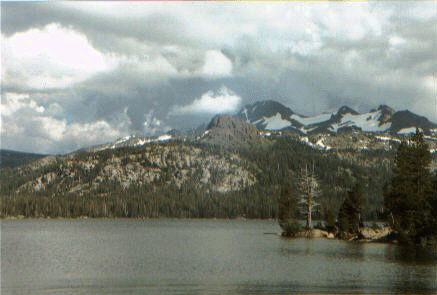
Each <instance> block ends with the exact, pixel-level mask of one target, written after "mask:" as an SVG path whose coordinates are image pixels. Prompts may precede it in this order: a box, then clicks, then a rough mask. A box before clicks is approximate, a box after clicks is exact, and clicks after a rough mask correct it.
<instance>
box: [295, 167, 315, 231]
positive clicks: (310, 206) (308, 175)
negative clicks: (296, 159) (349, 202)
mask: <svg viewBox="0 0 437 295" xmlns="http://www.w3.org/2000/svg"><path fill="white" fill-rule="evenodd" d="M297 183H298V187H299V205H300V206H301V213H303V214H305V215H306V228H307V229H310V228H311V223H312V213H313V211H314V210H315V208H316V207H318V206H320V204H319V203H317V202H316V201H315V200H316V199H317V198H318V197H319V194H320V189H319V181H318V179H317V176H316V174H315V173H314V165H313V169H312V170H311V171H310V170H308V166H305V169H302V170H301V171H300V173H299V176H298V178H297Z"/></svg>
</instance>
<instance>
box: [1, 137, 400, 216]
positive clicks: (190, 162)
mask: <svg viewBox="0 0 437 295" xmlns="http://www.w3.org/2000/svg"><path fill="white" fill-rule="evenodd" d="M393 158H394V152H392V151H386V150H382V149H381V150H371V151H365V150H363V151H342V153H339V152H329V151H321V150H317V149H314V148H312V147H309V146H308V145H307V144H305V143H302V142H301V141H300V140H298V139H297V138H296V137H293V136H288V135H284V136H277V137H272V138H271V139H269V141H268V142H265V143H262V144H258V145H256V147H252V148H250V149H248V148H240V149H232V148H229V147H223V146H217V145H212V144H207V143H199V142H197V143H196V142H183V141H171V142H165V143H151V144H149V145H145V146H139V147H124V148H119V149H114V150H104V151H100V152H91V153H87V152H80V153H75V154H70V155H66V156H57V157H51V158H46V159H43V160H40V161H37V162H34V163H32V164H31V165H28V166H24V167H20V168H16V169H3V170H2V173H1V179H0V184H1V201H2V202H1V214H2V216H11V215H13V216H17V215H23V216H26V217H35V216H50V217H79V216H90V217H145V218H147V217H191V218H209V217H216V218H235V217H247V218H276V217H277V216H278V199H279V196H280V192H281V189H282V188H283V187H284V186H285V185H288V184H289V183H293V182H294V181H295V180H296V178H297V175H296V173H297V171H299V170H300V169H302V168H303V167H305V166H307V165H311V167H313V168H314V170H315V171H316V173H317V175H318V177H319V181H320V191H321V196H320V204H321V206H320V209H319V210H317V212H315V216H314V218H315V219H320V218H324V217H326V215H327V214H328V212H335V214H336V213H337V212H338V210H339V208H340V206H341V204H342V202H343V200H344V199H345V198H346V196H347V192H348V190H350V189H351V188H352V187H354V185H355V184H356V183H357V182H359V183H361V184H362V186H363V190H364V198H365V202H364V203H365V204H364V209H363V216H364V219H366V220H375V219H378V218H380V217H381V214H382V209H383V187H384V185H385V184H386V183H387V182H388V181H389V180H390V178H391V170H392V165H393Z"/></svg>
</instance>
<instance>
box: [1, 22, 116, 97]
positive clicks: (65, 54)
mask: <svg viewBox="0 0 437 295" xmlns="http://www.w3.org/2000/svg"><path fill="white" fill-rule="evenodd" d="M116 64H117V60H116V59H114V58H112V57H111V56H105V55H103V54H102V53H100V52H99V51H97V50H96V49H94V48H93V47H92V46H91V44H90V43H89V42H88V40H87V38H86V36H85V35H83V34H80V33H78V32H76V31H74V30H72V29H69V28H64V27H62V26H61V25H59V24H55V23H53V24H49V25H47V26H45V27H44V28H42V29H30V30H28V31H25V32H18V33H16V34H14V35H12V36H10V37H6V36H3V35H2V67H3V68H4V69H3V71H2V74H3V77H2V78H3V81H4V83H6V85H25V86H26V87H28V88H31V89H38V90H43V89H46V88H65V87H68V86H71V85H72V84H73V83H76V82H79V81H83V80H85V79H87V78H88V77H90V76H92V75H94V74H96V73H99V72H104V71H109V70H111V69H113V68H114V66H116Z"/></svg>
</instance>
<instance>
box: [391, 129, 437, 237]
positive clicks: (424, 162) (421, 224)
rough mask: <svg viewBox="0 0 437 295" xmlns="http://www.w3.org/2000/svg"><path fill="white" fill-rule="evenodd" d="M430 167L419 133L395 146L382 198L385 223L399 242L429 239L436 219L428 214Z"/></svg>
mask: <svg viewBox="0 0 437 295" xmlns="http://www.w3.org/2000/svg"><path fill="white" fill-rule="evenodd" d="M430 163H431V155H430V152H429V150H428V146H427V144H426V143H425V142H424V139H423V133H421V132H419V131H418V130H417V131H416V134H414V135H413V136H412V137H411V139H410V140H409V141H403V142H402V143H401V145H400V146H399V148H398V151H397V153H396V156H395V167H394V169H393V179H392V181H391V184H390V185H389V187H388V189H387V191H386V192H385V196H384V197H385V199H384V205H385V208H386V210H387V211H388V216H387V217H388V221H389V222H391V224H392V226H393V228H394V229H395V230H397V231H398V232H399V234H400V237H401V240H402V242H406V243H419V242H420V241H421V240H422V239H423V238H426V237H427V236H430V235H432V228H433V226H434V225H435V219H436V218H435V215H434V216H433V212H432V211H433V210H432V196H433V193H432V185H431V173H430V171H429V165H430ZM434 213H435V212H434Z"/></svg>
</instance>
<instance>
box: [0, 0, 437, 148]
mask: <svg viewBox="0 0 437 295" xmlns="http://www.w3.org/2000/svg"><path fill="white" fill-rule="evenodd" d="M1 5H2V7H1V8H2V9H1V19H2V26H1V33H2V47H1V49H2V73H1V74H2V89H1V95H2V97H1V100H2V121H1V124H2V127H1V128H2V136H3V134H6V133H7V136H3V141H2V147H3V146H9V147H14V148H17V149H28V148H29V149H31V148H35V150H34V151H55V152H63V151H69V150H71V148H72V147H73V146H76V145H79V144H90V143H91V142H96V143H98V141H100V140H101V141H104V142H106V141H109V140H110V139H111V138H112V136H117V135H118V134H120V135H124V134H127V133H140V134H158V133H160V132H165V131H166V130H168V129H169V128H195V127H196V126H198V125H199V124H200V123H203V122H206V121H208V120H209V119H210V117H211V116H213V115H214V114H217V113H226V112H230V113H231V112H234V111H236V110H237V109H238V108H239V106H240V105H242V104H247V103H252V102H255V101H258V100H265V99H274V100H278V101H280V102H281V103H283V104H285V105H287V106H290V107H291V108H292V109H293V110H294V111H295V112H298V113H302V114H307V115H310V114H314V113H319V112H323V111H327V110H331V109H335V108H338V107H339V106H341V105H343V104H347V105H351V106H354V107H357V108H358V110H359V111H368V110H369V109H370V108H374V107H376V106H377V105H379V104H388V105H390V106H392V107H394V108H395V109H406V108H409V109H410V110H411V111H414V112H416V113H419V114H421V115H427V116H429V118H430V119H431V120H433V121H437V112H435V108H434V106H435V97H436V93H435V89H436V87H435V79H436V68H437V58H436V57H435V41H434V40H437V32H436V30H435V28H436V25H437V6H436V5H435V4H434V3H432V2H430V1H425V2H420V1H418V2H416V1H415V2H412V1H411V2H410V1H407V2H405V1H402V2H385V1H382V2H379V1H377V2H372V1H371V2H363V3H347V2H341V3H339V2H330V3H310V2H300V3H295V2H293V3H291V2H286V3H251V4H247V3H230V2H226V3H222V2H211V3H173V2H171V3H158V2H153V3H150V2H147V3H146V2H104V1H103V2H86V1H82V2H68V1H67V2H62V1H61V2H50V3H47V4H44V5H42V4H41V3H24V2H20V3H18V2H14V3H12V2H11V3H9V2H4V3H2V4H1ZM221 85H226V87H224V88H222V89H220V86H221ZM211 89H215V90H217V89H219V90H218V91H211ZM229 89H232V90H233V91H230V90H229ZM52 127H53V128H52ZM38 128H40V130H39V129H38ZM99 128H100V129H99ZM69 130H76V131H74V132H73V131H71V132H70V131H69ZM92 130H96V132H97V130H100V131H101V133H99V134H101V137H99V136H100V135H97V133H96V135H92V136H91V135H90V136H89V140H88V139H87V138H79V137H78V135H77V133H78V132H81V131H83V132H90V134H93V131H92Z"/></svg>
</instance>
